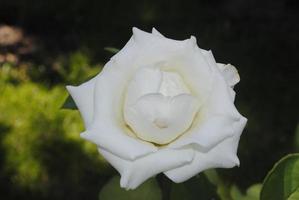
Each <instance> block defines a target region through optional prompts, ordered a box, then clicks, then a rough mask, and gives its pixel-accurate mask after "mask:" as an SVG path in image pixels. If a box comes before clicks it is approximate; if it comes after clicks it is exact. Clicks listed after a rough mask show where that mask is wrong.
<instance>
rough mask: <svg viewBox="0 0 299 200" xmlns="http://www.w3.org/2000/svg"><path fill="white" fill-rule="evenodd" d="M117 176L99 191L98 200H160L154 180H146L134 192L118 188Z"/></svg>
mask: <svg viewBox="0 0 299 200" xmlns="http://www.w3.org/2000/svg"><path fill="white" fill-rule="evenodd" d="M119 182H120V178H119V176H115V177H113V178H112V179H111V180H110V181H109V182H108V183H107V184H106V185H105V186H104V187H103V188H102V190H101V192H100V195H99V200H112V199H117V200H140V199H142V200H161V199H162V196H161V190H160V188H159V185H158V183H157V182H156V180H155V179H154V178H152V179H149V180H147V181H146V182H145V183H143V184H142V185H140V186H139V187H138V188H137V189H135V190H129V191H126V190H125V189H122V188H120V185H119Z"/></svg>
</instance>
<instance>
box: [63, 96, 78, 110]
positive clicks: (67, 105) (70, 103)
mask: <svg viewBox="0 0 299 200" xmlns="http://www.w3.org/2000/svg"><path fill="white" fill-rule="evenodd" d="M61 108H64V109H71V110H77V109H78V108H77V106H76V103H75V101H74V100H73V98H72V97H71V95H68V96H67V98H66V99H65V101H64V103H63V104H62V107H61Z"/></svg>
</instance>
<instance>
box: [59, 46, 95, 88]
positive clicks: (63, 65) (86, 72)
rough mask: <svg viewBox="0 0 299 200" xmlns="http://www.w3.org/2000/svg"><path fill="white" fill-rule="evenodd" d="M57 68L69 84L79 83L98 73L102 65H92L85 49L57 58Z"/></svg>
mask: <svg viewBox="0 0 299 200" xmlns="http://www.w3.org/2000/svg"><path fill="white" fill-rule="evenodd" d="M54 67H55V69H56V71H58V73H59V74H60V76H61V77H62V78H63V80H64V81H65V82H66V83H68V84H79V83H82V82H84V81H86V80H87V79H89V78H91V77H92V76H94V75H96V74H97V73H98V72H99V71H100V69H101V67H100V66H98V65H97V66H92V65H91V61H90V56H89V54H88V53H86V52H84V51H75V52H73V53H70V54H69V55H68V56H62V57H60V58H58V59H57V62H56V64H55V66H54Z"/></svg>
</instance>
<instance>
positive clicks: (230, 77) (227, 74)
mask: <svg viewBox="0 0 299 200" xmlns="http://www.w3.org/2000/svg"><path fill="white" fill-rule="evenodd" d="M217 66H218V68H219V69H220V71H221V74H222V75H223V77H224V78H225V80H226V82H227V84H228V85H229V86H231V87H234V85H236V84H237V83H238V82H239V81H240V76H239V74H238V70H237V69H236V68H235V67H234V66H233V65H231V64H222V63H217Z"/></svg>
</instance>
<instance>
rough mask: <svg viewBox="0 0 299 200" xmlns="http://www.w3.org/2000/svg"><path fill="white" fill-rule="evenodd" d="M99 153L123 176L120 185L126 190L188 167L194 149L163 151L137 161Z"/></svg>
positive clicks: (103, 151) (108, 153)
mask: <svg viewBox="0 0 299 200" xmlns="http://www.w3.org/2000/svg"><path fill="white" fill-rule="evenodd" d="M99 151H100V153H101V154H102V155H103V156H104V157H105V158H106V159H107V160H108V162H109V163H111V165H112V166H113V167H114V168H115V169H116V170H117V171H118V172H119V173H120V174H121V180H120V185H121V187H123V188H126V189H135V188H136V187H138V186H139V185H140V184H142V183H143V182H144V181H146V180H147V179H148V178H150V177H152V176H154V175H156V174H158V173H161V172H164V171H167V170H171V169H174V168H177V167H181V166H183V165H186V164H188V163H190V162H191V161H192V159H193V156H194V150H192V149H182V150H171V149H161V150H159V151H157V152H156V153H152V154H149V155H147V156H144V157H141V158H139V159H136V160H135V161H128V160H125V159H121V158H119V157H117V156H116V155H114V154H112V153H110V152H107V151H105V150H103V149H99Z"/></svg>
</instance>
